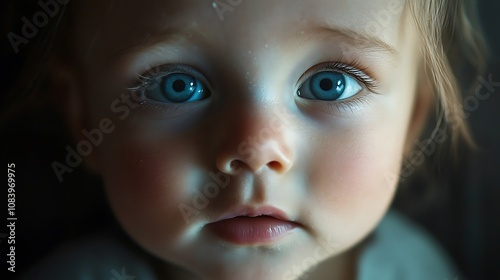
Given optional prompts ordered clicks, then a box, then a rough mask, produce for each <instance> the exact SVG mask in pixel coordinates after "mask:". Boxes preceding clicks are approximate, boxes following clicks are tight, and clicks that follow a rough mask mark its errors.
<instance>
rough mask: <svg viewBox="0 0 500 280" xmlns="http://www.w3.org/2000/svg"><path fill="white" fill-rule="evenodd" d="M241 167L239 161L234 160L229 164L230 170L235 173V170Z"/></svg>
mask: <svg viewBox="0 0 500 280" xmlns="http://www.w3.org/2000/svg"><path fill="white" fill-rule="evenodd" d="M240 165H241V163H240V161H239V160H233V161H231V163H230V164H229V168H230V169H231V170H233V171H234V170H237V169H238V168H239V167H240Z"/></svg>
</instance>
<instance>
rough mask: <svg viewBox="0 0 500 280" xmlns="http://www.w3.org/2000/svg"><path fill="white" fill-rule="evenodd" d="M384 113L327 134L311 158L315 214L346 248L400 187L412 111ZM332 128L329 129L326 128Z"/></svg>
mask: <svg viewBox="0 0 500 280" xmlns="http://www.w3.org/2000/svg"><path fill="white" fill-rule="evenodd" d="M407 115H408V114H405V113H404V111H403V112H401V118H398V119H396V118H392V120H391V118H389V117H388V115H387V116H386V115H384V114H378V116H377V114H372V116H377V117H374V118H372V119H371V120H364V121H361V120H360V121H358V122H353V123H352V124H351V125H349V129H345V130H344V131H342V133H339V131H338V130H339V129H338V128H337V129H336V128H333V129H332V130H331V131H332V132H331V133H328V134H326V135H322V136H321V138H320V139H322V140H321V141H317V143H315V144H313V146H315V147H317V149H316V151H315V152H314V153H313V154H312V156H311V162H310V164H309V175H308V176H309V186H308V188H309V190H308V192H309V193H310V195H309V201H308V202H307V204H306V205H308V207H311V208H312V209H311V213H313V215H312V217H311V220H312V223H313V224H314V226H315V227H316V228H317V229H318V231H319V232H320V234H321V235H322V236H323V238H327V239H330V240H335V242H336V243H338V245H339V247H340V248H341V249H345V248H348V247H350V246H352V245H353V244H354V243H356V242H357V241H358V240H359V239H361V238H362V237H364V236H365V235H366V234H367V233H368V232H369V231H370V230H371V229H372V228H373V227H374V226H375V225H376V224H377V223H378V221H379V220H380V219H381V218H382V216H383V215H384V214H385V211H386V210H387V207H388V206H389V204H390V202H391V200H392V197H393V195H394V192H395V187H396V180H394V178H397V176H398V175H397V174H399V169H400V164H401V156H402V151H403V144H404V141H405V136H406V129H407V123H408V122H407V120H408V117H407ZM327 131H328V130H327Z"/></svg>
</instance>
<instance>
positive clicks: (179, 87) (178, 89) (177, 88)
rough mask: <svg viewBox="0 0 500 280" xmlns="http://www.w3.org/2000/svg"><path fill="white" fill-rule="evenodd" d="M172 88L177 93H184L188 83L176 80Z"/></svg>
mask: <svg viewBox="0 0 500 280" xmlns="http://www.w3.org/2000/svg"><path fill="white" fill-rule="evenodd" d="M172 87H173V88H174V90H175V91H176V92H182V91H184V90H185V89H186V83H185V82H184V81H183V80H176V81H175V82H174V84H173V85H172Z"/></svg>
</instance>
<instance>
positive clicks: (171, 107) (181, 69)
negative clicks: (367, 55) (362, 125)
mask: <svg viewBox="0 0 500 280" xmlns="http://www.w3.org/2000/svg"><path fill="white" fill-rule="evenodd" d="M322 71H337V72H341V73H343V74H346V75H349V76H351V77H352V78H354V79H355V80H357V81H358V82H360V83H361V84H362V85H364V87H365V88H366V89H367V90H368V91H369V92H372V93H377V92H376V90H377V88H378V87H379V84H378V82H377V81H376V80H375V79H373V78H372V77H371V76H370V75H369V74H367V72H368V70H367V68H366V67H364V66H363V65H362V64H361V63H360V62H359V61H357V60H354V61H352V62H351V63H349V64H345V63H343V62H340V61H334V62H327V63H324V64H322V65H321V66H320V67H319V68H318V69H315V70H314V72H313V73H312V74H309V75H308V77H311V76H312V75H314V74H316V73H319V72H322ZM171 73H183V74H187V75H191V76H194V77H197V76H199V74H198V73H197V71H196V70H194V69H193V68H191V67H190V66H185V65H174V64H163V65H158V66H155V67H153V68H151V69H149V70H147V71H146V72H145V73H144V74H137V79H138V81H137V82H136V83H135V85H133V86H131V87H127V90H128V91H129V92H130V93H132V94H135V95H136V96H137V97H139V98H141V99H142V100H143V101H142V102H140V103H139V107H138V108H137V109H138V110H143V109H146V110H160V111H161V112H163V111H167V112H171V111H176V110H177V109H179V107H180V106H181V104H175V103H172V104H164V103H160V102H156V101H154V100H148V99H147V97H145V94H144V92H145V90H147V88H148V87H149V86H151V85H152V84H154V83H155V82H157V81H158V79H160V78H162V77H164V76H166V75H168V74H171ZM364 97H366V95H362V96H357V97H354V98H350V99H347V100H341V101H334V102H325V103H326V104H327V106H328V107H332V106H335V108H336V109H337V110H342V111H344V110H346V109H350V110H352V108H354V107H355V106H356V105H362V104H364V102H365V101H366V100H365V98H364Z"/></svg>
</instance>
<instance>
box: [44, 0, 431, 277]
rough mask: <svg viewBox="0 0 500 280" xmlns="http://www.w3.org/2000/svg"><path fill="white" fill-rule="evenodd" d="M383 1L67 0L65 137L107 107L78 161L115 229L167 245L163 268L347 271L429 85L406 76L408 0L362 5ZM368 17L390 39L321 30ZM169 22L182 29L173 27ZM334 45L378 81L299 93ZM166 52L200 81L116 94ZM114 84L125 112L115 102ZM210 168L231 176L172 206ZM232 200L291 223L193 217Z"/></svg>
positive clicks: (412, 59) (389, 187)
mask: <svg viewBox="0 0 500 280" xmlns="http://www.w3.org/2000/svg"><path fill="white" fill-rule="evenodd" d="M223 2H225V1H223ZM391 2H394V1H389V0H376V1H374V0H370V1H363V0H352V1H336V0H328V1H326V0H315V1H295V0H294V1H292V0H288V1H243V2H242V3H241V4H240V5H239V6H237V7H235V8H234V10H232V11H226V12H225V13H223V20H221V17H220V16H219V14H218V13H217V11H216V9H214V8H213V7H212V6H211V3H210V1H195V0H189V1H175V3H174V1H159V0H148V1H140V2H139V1H126V0H122V1H97V0H95V1H81V2H78V3H76V2H75V3H74V5H76V9H75V11H76V15H75V26H74V27H73V29H74V34H76V36H75V38H74V41H72V42H71V47H72V50H73V53H72V55H73V59H74V61H73V63H68V62H66V61H62V60H58V62H56V63H54V65H55V66H54V70H53V73H54V77H56V78H57V79H56V80H57V83H56V84H57V86H56V88H57V89H59V91H60V92H61V93H60V94H59V98H60V100H62V103H63V104H64V111H65V114H66V115H67V118H68V120H69V122H70V127H71V129H72V130H73V133H74V135H75V138H76V140H77V141H78V140H80V139H84V136H83V135H82V133H81V130H82V129H84V128H85V129H87V130H90V129H92V128H98V127H99V122H100V121H101V120H102V119H103V118H110V119H111V120H112V122H113V125H114V126H115V127H116V129H115V130H114V131H113V132H111V133H109V134H105V135H104V141H103V142H102V143H100V144H99V145H97V146H96V147H95V149H94V151H93V152H92V154H91V155H90V156H88V157H87V158H86V161H87V165H88V167H89V168H91V169H92V170H94V171H95V172H97V173H99V174H100V175H101V176H102V178H103V180H104V183H105V187H106V191H107V193H108V196H109V202H110V204H111V206H112V208H113V210H114V212H115V215H116V217H117V219H118V220H119V222H120V223H121V224H122V226H123V228H124V229H125V231H126V232H127V233H128V234H129V235H130V236H131V237H132V238H133V239H134V240H135V241H136V242H137V243H138V244H139V245H140V246H141V247H142V248H144V249H145V250H147V251H149V252H150V253H152V254H153V255H155V256H157V257H158V258H160V259H162V260H164V261H165V268H164V270H165V273H166V274H168V275H173V274H177V275H182V276H178V277H179V278H177V279H222V280H224V279H235V275H237V276H238V279H297V278H299V277H300V276H301V275H302V274H303V273H306V271H308V270H309V272H307V273H308V276H309V277H310V279H332V278H333V279H349V278H354V277H355V268H356V252H357V251H356V250H353V249H352V248H353V247H354V246H355V245H356V244H358V243H359V242H360V241H361V240H363V238H364V237H366V236H367V235H368V234H369V233H370V232H371V231H372V230H373V228H374V227H375V226H376V225H377V223H378V222H379V221H380V219H381V218H382V217H383V215H384V214H385V212H386V211H387V208H388V206H389V204H390V203H391V200H392V198H393V195H394V192H395V189H396V183H397V182H396V181H395V180H390V179H389V178H397V176H398V174H399V171H400V167H401V161H402V158H403V156H404V154H405V153H406V152H407V151H408V150H409V149H410V148H411V146H412V144H413V143H414V140H415V139H416V137H417V136H418V135H419V133H420V130H421V127H422V124H423V123H424V121H425V117H426V115H427V110H428V108H429V106H430V94H429V92H428V91H426V90H424V89H425V86H421V87H417V84H423V85H425V82H422V81H420V82H419V83H417V81H418V78H419V76H420V75H419V69H420V60H421V57H420V55H419V51H418V45H419V40H418V37H417V35H416V32H415V29H414V27H413V25H412V23H411V17H410V16H409V14H408V11H407V10H406V9H403V6H404V2H401V1H396V3H399V8H400V9H399V10H398V11H397V13H393V12H389V13H386V14H388V15H389V17H388V18H384V19H383V20H381V19H380V17H377V16H376V15H375V16H374V15H373V14H372V11H387V10H388V9H389V8H388V7H390V5H391ZM72 4H73V3H72ZM285 15H286V16H285ZM377 20H378V22H379V24H380V25H381V26H382V27H383V28H380V29H379V31H380V32H371V33H370V32H368V34H369V35H371V36H374V37H376V38H378V40H379V41H383V42H385V43H386V44H387V45H389V46H391V47H392V48H393V49H394V50H393V51H388V50H386V49H384V48H382V47H374V46H376V44H365V43H362V41H361V40H352V39H349V38H348V37H347V36H340V35H339V34H338V33H332V32H331V31H325V30H326V28H325V26H327V25H330V26H331V27H332V28H334V29H340V28H345V29H347V28H348V29H352V30H354V31H356V32H359V33H367V30H369V29H367V26H369V25H370V22H371V21H377ZM380 22H383V23H380ZM168 26H175V27H177V28H190V30H189V31H185V32H183V33H180V34H179V33H177V34H172V32H173V31H172V30H173V29H172V28H168ZM166 30H167V31H168V32H166ZM318 30H321V31H318ZM159 33H162V34H163V35H158V34H159ZM349 34H350V33H348V35H349ZM351 35H352V34H351ZM370 46H371V48H369V49H368V48H366V47H370ZM339 60H340V61H341V62H343V63H345V64H347V65H351V64H352V63H353V62H354V60H356V61H357V62H358V63H359V64H361V65H362V66H363V67H364V69H363V70H364V72H366V74H367V75H369V76H370V77H371V78H372V79H373V80H375V81H376V82H377V84H378V85H377V86H376V88H375V89H373V91H374V92H376V93H374V92H371V91H370V90H369V89H368V88H367V87H366V86H365V85H364V84H363V83H361V82H358V83H359V84H360V85H361V86H362V87H363V90H362V91H361V92H359V93H358V94H357V95H356V96H354V97H352V98H351V99H355V98H360V99H358V101H355V102H343V101H320V100H308V99H304V98H301V97H299V96H298V95H297V89H298V87H299V86H300V84H301V83H303V82H304V81H305V80H306V79H307V77H308V75H309V76H310V75H311V73H312V72H313V71H314V67H315V66H316V65H318V64H321V63H325V62H332V61H339ZM175 63H179V64H185V65H190V66H192V67H194V68H196V69H197V70H198V71H199V72H200V73H201V74H202V75H204V76H205V79H206V80H207V84H208V85H209V88H210V91H211V96H210V97H209V98H207V99H204V100H202V101H199V102H193V103H186V104H180V106H179V107H178V108H177V109H176V110H170V109H169V108H172V107H171V106H170V107H162V108H163V110H161V109H159V110H155V109H154V107H155V106H156V105H160V104H159V103H158V102H156V103H154V102H153V104H154V105H152V106H150V105H142V106H141V107H140V108H135V107H136V106H137V102H136V101H134V100H133V99H130V98H129V99H124V100H122V99H121V98H122V97H121V95H122V94H127V93H129V91H127V90H126V89H125V88H126V87H127V86H130V85H131V84H133V82H134V81H136V77H137V74H142V73H144V72H145V71H147V70H148V69H149V68H151V67H154V66H158V65H162V64H175ZM355 81H356V80H355ZM129 97H130V96H129ZM115 100H120V103H119V104H120V105H124V104H128V105H126V106H127V107H128V108H129V109H130V113H129V114H127V115H126V116H125V113H124V112H122V111H121V112H115V111H116V110H113V109H111V104H113V102H114V101H115ZM344 101H345V100H344ZM351 101H352V100H351ZM150 103H151V102H150ZM167 106H168V105H167ZM122 118H123V119H122ZM263 131H265V132H263ZM242 145H243V146H242ZM242 147H243V148H244V149H242ZM210 172H213V173H215V174H218V176H220V178H224V180H226V179H227V180H228V184H227V186H226V187H224V188H220V190H219V192H218V194H217V195H216V196H215V197H213V198H210V199H209V203H208V205H206V207H204V208H203V209H198V210H199V212H198V213H197V214H196V215H193V216H191V217H190V218H191V219H190V220H189V222H186V219H185V217H184V216H183V215H182V213H181V212H180V210H179V206H180V205H191V206H193V198H195V197H196V195H197V193H198V192H202V191H203V190H204V186H205V185H206V184H207V183H210V182H213V181H214V179H212V178H211V177H210V176H209V173H210ZM391 176H392V177H391ZM239 205H251V206H261V205H270V206H274V207H277V208H279V209H281V210H283V211H284V212H285V213H286V214H287V215H288V216H289V217H290V219H291V220H293V221H295V222H297V223H299V224H300V225H301V226H300V227H298V228H296V229H295V230H294V231H293V232H292V233H291V234H289V235H287V236H286V237H284V238H282V239H280V240H278V241H276V242H273V243H271V244H256V245H252V246H243V245H235V244H232V243H229V242H225V241H224V240H221V239H219V238H217V237H215V236H213V235H211V234H210V233H209V232H208V231H207V230H206V229H205V228H204V226H205V225H206V224H208V223H210V222H213V221H214V219H216V217H218V216H219V215H221V214H223V213H225V212H227V211H228V210H229V209H231V208H232V207H236V206H239ZM349 249H351V250H349ZM318 252H320V254H318ZM316 265H317V267H316V268H315V269H312V267H313V266H316ZM169 279H171V278H169Z"/></svg>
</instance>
